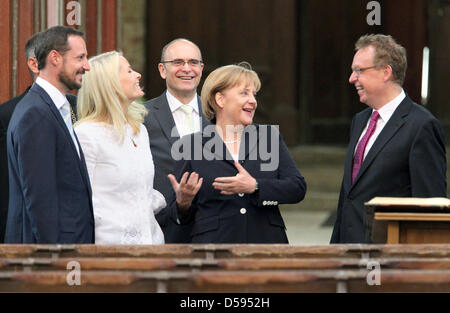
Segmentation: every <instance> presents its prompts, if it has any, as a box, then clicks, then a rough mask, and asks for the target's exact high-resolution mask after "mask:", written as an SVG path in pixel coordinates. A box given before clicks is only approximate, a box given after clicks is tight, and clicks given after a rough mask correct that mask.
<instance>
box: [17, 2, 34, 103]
mask: <svg viewBox="0 0 450 313" xmlns="http://www.w3.org/2000/svg"><path fill="white" fill-rule="evenodd" d="M33 2H34V1H33V0H22V1H20V5H19V21H20V23H19V25H18V29H19V41H18V53H17V69H18V71H17V90H16V94H17V95H20V94H22V93H23V92H24V91H25V89H27V87H28V86H30V85H31V84H32V82H33V80H32V77H31V75H30V73H29V71H28V65H27V63H26V59H25V44H26V42H27V40H28V39H29V38H30V37H31V36H32V35H33V34H34V31H33V29H34V6H33Z"/></svg>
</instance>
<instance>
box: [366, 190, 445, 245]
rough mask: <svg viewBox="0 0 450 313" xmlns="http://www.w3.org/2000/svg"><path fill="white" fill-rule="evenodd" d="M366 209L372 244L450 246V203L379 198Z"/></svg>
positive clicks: (431, 199)
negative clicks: (442, 244)
mask: <svg viewBox="0 0 450 313" xmlns="http://www.w3.org/2000/svg"><path fill="white" fill-rule="evenodd" d="M365 206H366V208H367V211H366V213H367V215H366V231H367V232H368V234H369V235H370V238H371V239H372V242H373V243H388V244H399V243H401V244H412V243H415V244H422V243H450V199H447V198H385V197H376V198H373V199H372V200H370V201H369V202H366V203H365Z"/></svg>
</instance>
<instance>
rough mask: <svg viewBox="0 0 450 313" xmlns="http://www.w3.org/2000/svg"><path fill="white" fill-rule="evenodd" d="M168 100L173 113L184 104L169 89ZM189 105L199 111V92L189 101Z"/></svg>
mask: <svg viewBox="0 0 450 313" xmlns="http://www.w3.org/2000/svg"><path fill="white" fill-rule="evenodd" d="M166 97H167V102H169V107H170V111H171V112H172V113H173V112H175V111H176V110H178V109H179V108H180V107H181V106H183V105H184V104H183V103H181V102H180V100H178V99H177V98H175V97H174V96H173V95H172V94H171V93H170V91H169V90H167V92H166ZM187 105H190V106H191V107H192V108H193V109H194V111H195V112H196V113H198V101H197V94H195V97H194V98H192V100H191V101H190V102H189V103H187Z"/></svg>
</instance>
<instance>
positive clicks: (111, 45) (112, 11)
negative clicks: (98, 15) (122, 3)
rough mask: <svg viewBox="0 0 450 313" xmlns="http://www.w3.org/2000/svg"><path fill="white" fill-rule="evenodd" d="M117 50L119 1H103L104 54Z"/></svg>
mask: <svg viewBox="0 0 450 313" xmlns="http://www.w3.org/2000/svg"><path fill="white" fill-rule="evenodd" d="M111 50H117V1H116V0H103V1H102V52H106V51H111Z"/></svg>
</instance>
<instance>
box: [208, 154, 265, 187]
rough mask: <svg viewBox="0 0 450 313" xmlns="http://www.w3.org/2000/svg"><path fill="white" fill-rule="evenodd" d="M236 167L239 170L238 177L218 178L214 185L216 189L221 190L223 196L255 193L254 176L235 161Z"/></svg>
mask: <svg viewBox="0 0 450 313" xmlns="http://www.w3.org/2000/svg"><path fill="white" fill-rule="evenodd" d="M234 166H235V167H236V169H237V170H238V173H237V175H236V176H228V177H217V178H216V179H215V180H214V182H213V184H212V185H213V187H214V189H217V190H220V193H221V194H223V195H233V194H236V193H253V192H255V189H256V179H254V178H253V176H252V175H250V174H249V173H248V172H247V171H246V170H245V168H243V167H242V165H240V164H239V162H237V161H234Z"/></svg>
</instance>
